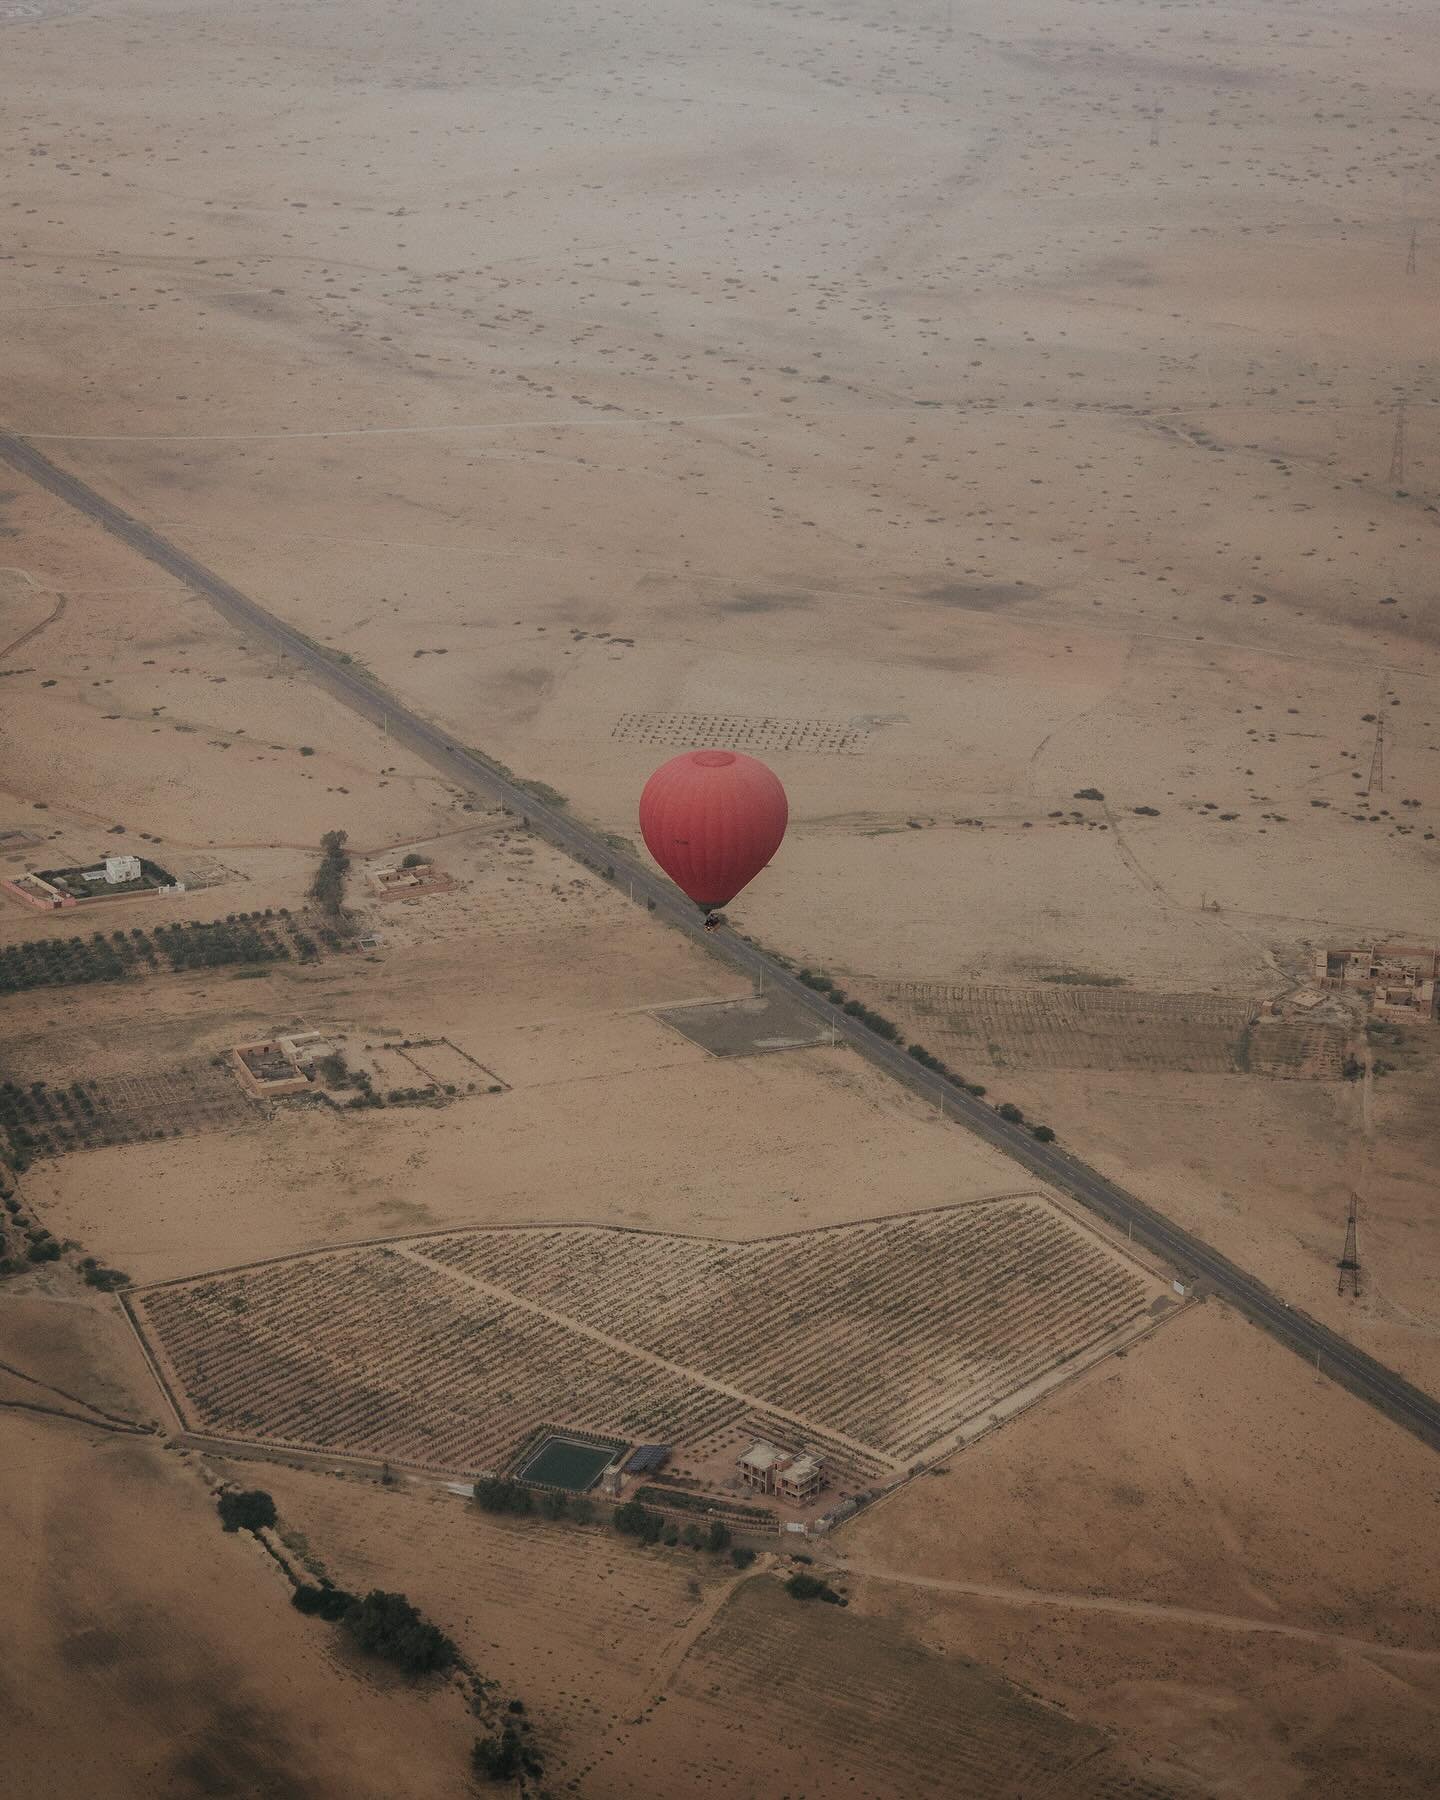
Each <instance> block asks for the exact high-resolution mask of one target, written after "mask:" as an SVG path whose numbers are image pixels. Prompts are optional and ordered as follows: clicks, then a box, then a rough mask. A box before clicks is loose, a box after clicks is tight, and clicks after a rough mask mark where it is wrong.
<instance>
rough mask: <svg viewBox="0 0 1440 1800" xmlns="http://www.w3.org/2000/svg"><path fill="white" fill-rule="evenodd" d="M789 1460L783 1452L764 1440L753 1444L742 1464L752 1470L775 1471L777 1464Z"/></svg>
mask: <svg viewBox="0 0 1440 1800" xmlns="http://www.w3.org/2000/svg"><path fill="white" fill-rule="evenodd" d="M789 1460H790V1459H789V1457H788V1456H787V1455H786V1453H785V1452H784V1451H783V1450H780V1449H777V1447H776V1446H775V1445H774V1444H767V1443H766V1442H765V1441H764V1439H763V1438H762V1439H761V1440H760V1441H759V1442H757V1443H754V1444H752V1445H751V1446H750V1448H749V1449H748V1450H747V1451H746V1452H745V1454H744V1455H743V1456H742V1457H741V1458H740V1461H741V1462H742V1463H748V1464H749V1465H750V1467H751V1468H752V1469H773V1468H774V1467H775V1465H776V1463H783V1462H788V1461H789Z"/></svg>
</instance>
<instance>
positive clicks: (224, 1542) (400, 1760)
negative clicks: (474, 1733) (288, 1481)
mask: <svg viewBox="0 0 1440 1800" xmlns="http://www.w3.org/2000/svg"><path fill="white" fill-rule="evenodd" d="M0 1433H3V1440H4V1441H3V1449H4V1459H5V1466H6V1469H7V1475H6V1479H5V1481H4V1483H3V1484H0V1517H3V1523H4V1531H5V1540H6V1543H7V1544H8V1545H10V1547H11V1550H12V1553H13V1558H14V1563H15V1568H16V1571H17V1578H16V1579H15V1580H12V1581H11V1582H8V1583H7V1584H6V1592H5V1597H4V1599H3V1601H0V1619H3V1622H4V1630H5V1637H6V1641H7V1642H8V1643H10V1644H12V1645H14V1646H16V1647H23V1655H20V1656H18V1657H12V1658H9V1659H7V1668H6V1672H5V1678H4V1688H5V1711H6V1716H7V1720H8V1725H7V1735H8V1738H9V1747H8V1750H7V1753H6V1767H7V1770H8V1774H7V1780H8V1781H13V1782H14V1783H15V1784H16V1791H17V1792H40V1791H44V1792H48V1793H55V1794H60V1793H81V1792H85V1793H91V1794H105V1795H113V1796H115V1797H116V1800H129V1797H130V1796H133V1795H136V1794H140V1793H146V1794H155V1795H157V1796H158V1795H164V1796H167V1797H168V1796H177V1797H178V1796H190V1795H195V1794H237V1795H238V1794H261V1793H263V1794H274V1795H276V1796H286V1797H287V1800H288V1797H289V1796H292V1795H293V1796H296V1797H297V1800H298V1797H299V1796H306V1797H307V1800H309V1797H311V1796H314V1797H316V1800H318V1797H319V1796H320V1795H323V1794H333V1793H336V1792H338V1791H339V1790H340V1788H341V1787H342V1786H343V1787H344V1788H345V1789H346V1790H347V1791H349V1792H352V1793H357V1794H368V1795H374V1796H375V1797H376V1800H380V1796H382V1795H384V1796H390V1795H394V1794H396V1793H400V1792H404V1793H407V1794H424V1795H427V1796H434V1797H435V1800H439V1797H440V1796H449V1795H459V1794H462V1793H463V1792H464V1791H465V1787H466V1784H465V1781H464V1779H463V1775H462V1774H461V1773H460V1772H461V1771H462V1770H463V1768H464V1756H465V1753H466V1751H467V1749H468V1745H469V1737H468V1736H467V1725H473V1722H472V1721H469V1720H467V1718H466V1715H465V1712H464V1709H463V1707H462V1705H461V1704H460V1703H459V1701H458V1699H457V1698H456V1697H455V1696H454V1694H453V1693H452V1692H451V1691H450V1690H449V1689H448V1688H445V1687H439V1688H437V1689H436V1690H434V1691H433V1692H425V1691H417V1690H414V1689H411V1688H408V1687H403V1686H395V1685H392V1684H389V1683H387V1682H385V1681H383V1680H380V1681H377V1680H376V1679H375V1677H374V1675H373V1674H372V1673H371V1672H370V1671H369V1670H365V1669H361V1668H360V1667H358V1666H357V1665H356V1664H355V1663H353V1662H351V1661H349V1660H347V1659H346V1658H345V1657H344V1656H343V1655H337V1653H336V1651H335V1649H334V1648H333V1647H332V1646H330V1645H328V1644H327V1642H326V1639H325V1636H324V1635H323V1634H324V1632H325V1631H326V1630H327V1629H328V1628H326V1627H320V1626H317V1624H316V1622H315V1621H313V1620H306V1619H302V1618H300V1616H299V1615H298V1614H297V1613H295V1612H294V1611H293V1610H292V1608H291V1607H290V1605H289V1602H288V1591H287V1589H286V1586H285V1582H284V1580H283V1578H282V1577H281V1575H280V1572H279V1571H278V1569H276V1568H275V1567H274V1565H273V1564H272V1563H270V1562H269V1561H268V1559H267V1558H266V1557H265V1555H264V1553H263V1551H261V1550H260V1549H258V1548H257V1546H256V1545H255V1543H254V1541H253V1540H252V1539H251V1538H250V1537H249V1536H248V1534H243V1533H242V1534H240V1535H239V1536H230V1537H227V1536H225V1535H224V1534H223V1533H222V1532H221V1530H220V1527H219V1524H218V1522H217V1520H216V1518H215V1510H214V1503H213V1501H212V1500H211V1499H210V1497H209V1495H208V1492H207V1490H206V1489H205V1487H204V1485H203V1484H202V1482H201V1481H200V1480H199V1478H198V1476H197V1475H196V1474H195V1473H194V1472H193V1471H190V1470H186V1469H184V1468H183V1467H181V1466H180V1464H179V1463H178V1462H177V1461H176V1460H175V1459H174V1458H173V1457H172V1456H168V1455H167V1454H166V1453H165V1452H164V1451H163V1450H161V1449H160V1448H159V1447H158V1446H157V1445H156V1444H154V1443H153V1442H151V1441H147V1440H143V1439H135V1438H129V1437H117V1436H114V1435H110V1434H102V1433H98V1432H95V1431H87V1430H86V1429H85V1428H84V1427H82V1426H79V1425H75V1424H71V1423H61V1422H57V1421H54V1420H48V1419H45V1420H42V1419H38V1418H33V1417H29V1416H26V1415H23V1414H15V1413H7V1414H5V1415H4V1416H3V1418H0ZM261 1644H263V1645H264V1653H263V1655H258V1656H257V1655H256V1654H255V1649H256V1646H257V1645H261ZM62 1719H63V1720H68V1721H69V1722H70V1724H69V1726H68V1727H67V1728H66V1729H64V1730H57V1728H56V1727H57V1721H59V1720H62ZM318 1720H323V1721H324V1728H323V1735H317V1731H316V1725H317V1721H318Z"/></svg>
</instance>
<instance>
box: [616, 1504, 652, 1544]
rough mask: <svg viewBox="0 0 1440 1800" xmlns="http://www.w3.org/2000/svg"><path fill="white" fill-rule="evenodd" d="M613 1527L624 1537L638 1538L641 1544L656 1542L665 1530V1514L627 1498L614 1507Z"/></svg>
mask: <svg viewBox="0 0 1440 1800" xmlns="http://www.w3.org/2000/svg"><path fill="white" fill-rule="evenodd" d="M614 1523H615V1529H616V1530H617V1531H619V1532H622V1533H623V1534H624V1535H625V1536H626V1537H635V1538H639V1539H640V1541H641V1543H642V1544H654V1543H658V1542H659V1540H660V1538H661V1537H662V1536H663V1534H664V1531H665V1515H664V1514H663V1513H658V1512H654V1511H652V1510H651V1508H650V1507H648V1506H642V1505H641V1504H640V1502H639V1501H638V1500H627V1501H626V1502H625V1504H624V1505H623V1506H617V1507H616V1508H615V1519H614Z"/></svg>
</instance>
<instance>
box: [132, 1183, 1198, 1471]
mask: <svg viewBox="0 0 1440 1800" xmlns="http://www.w3.org/2000/svg"><path fill="white" fill-rule="evenodd" d="M129 1304H130V1306H131V1307H132V1309H133V1313H134V1316H135V1317H136V1319H137V1321H138V1323H139V1326H140V1329H141V1330H142V1332H143V1333H144V1335H145V1338H146V1340H147V1342H148V1344H149V1346H150V1348H151V1350H152V1352H153V1353H154V1355H155V1356H156V1357H157V1359H158V1361H159V1364H160V1366H161V1368H162V1369H163V1370H164V1372H165V1374H166V1377H167V1382H168V1385H169V1387H170V1391H171V1393H172V1395H173V1396H174V1398H175V1400H176V1402H177V1404H178V1407H179V1412H180V1418H181V1422H182V1423H183V1424H184V1425H185V1426H187V1427H188V1428H190V1429H191V1430H194V1431H199V1432H203V1433H207V1434H212V1435H215V1436H218V1437H221V1438H224V1439H249V1440H252V1441H257V1442H259V1443H262V1444H267V1445H288V1446H290V1447H293V1448H297V1449H305V1450H328V1451H338V1452H345V1453H349V1454H351V1455H355V1456H361V1457H366V1458H369V1459H371V1460H372V1461H382V1460H384V1461H391V1462H395V1463H399V1464H402V1465H405V1466H409V1467H415V1468H422V1469H429V1470H442V1471H449V1472H452V1473H454V1474H457V1475H466V1474H474V1473H476V1472H477V1471H478V1472H494V1471H497V1470H499V1469H501V1468H503V1467H505V1466H506V1465H507V1464H508V1462H509V1461H510V1458H511V1457H512V1456H513V1454H514V1452H515V1451H516V1450H517V1449H518V1447H519V1446H520V1445H521V1444H522V1443H523V1442H524V1441H525V1439H526V1438H527V1437H528V1436H529V1435H530V1434H531V1433H533V1432H534V1431H535V1430H536V1428H537V1427H538V1426H540V1425H542V1424H550V1425H554V1426H559V1427H570V1428H572V1429H577V1430H582V1431H586V1432H598V1433H602V1434H608V1435H616V1436H621V1437H625V1438H628V1439H632V1440H633V1439H640V1440H649V1441H660V1442H664V1443H669V1444H673V1445H675V1447H676V1457H677V1460H679V1461H680V1462H681V1463H682V1464H683V1463H687V1462H688V1463H695V1462H709V1461H711V1460H713V1459H714V1458H715V1457H716V1456H721V1455H724V1454H726V1453H727V1452H728V1453H729V1454H730V1456H731V1457H733V1456H738V1455H739V1453H740V1452H741V1451H742V1450H743V1449H744V1448H745V1444H746V1442H747V1441H748V1440H751V1439H753V1438H754V1437H755V1436H757V1435H761V1436H774V1437H778V1438H779V1439H781V1440H782V1441H785V1440H787V1439H788V1440H791V1441H795V1440H797V1439H798V1441H800V1442H803V1443H804V1444H806V1445H807V1446H810V1447H813V1448H816V1449H818V1450H820V1451H822V1452H823V1454H824V1456H825V1460H826V1464H827V1467H828V1468H829V1469H830V1471H831V1476H832V1482H833V1484H834V1486H836V1487H838V1488H839V1489H840V1490H841V1492H842V1493H845V1492H854V1491H856V1490H860V1489H864V1488H866V1487H868V1486H870V1485H873V1484H877V1483H878V1484H884V1483H887V1482H890V1481H893V1480H895V1479H896V1477H897V1476H901V1475H903V1474H905V1473H906V1472H907V1471H909V1470H910V1469H911V1468H913V1467H914V1466H915V1465H916V1464H918V1463H920V1462H924V1461H927V1460H931V1459H933V1458H934V1457H936V1456H938V1455H943V1454H945V1452H946V1451H947V1450H948V1449H950V1448H953V1447H958V1446H959V1445H961V1444H963V1443H964V1442H966V1441H967V1440H968V1439H970V1438H972V1437H973V1436H974V1435H975V1434H976V1433H977V1432H979V1431H983V1430H984V1429H985V1428H986V1426H987V1425H989V1424H991V1423H993V1422H994V1421H995V1420H997V1419H999V1418H1002V1417H1004V1416H1006V1415H1007V1414H1009V1413H1010V1412H1011V1411H1013V1410H1014V1409H1015V1408H1016V1407H1017V1406H1018V1405H1021V1404H1026V1403H1029V1402H1031V1401H1033V1400H1034V1399H1035V1398H1037V1397H1038V1396H1039V1395H1040V1394H1042V1393H1044V1392H1045V1391H1046V1390H1047V1389H1048V1388H1049V1387H1051V1386H1052V1385H1053V1384H1054V1383H1055V1382H1056V1381H1057V1380H1059V1379H1062V1378H1064V1377H1066V1376H1071V1375H1074V1374H1075V1373H1076V1372H1078V1371H1079V1370H1081V1369H1084V1368H1086V1367H1087V1366H1088V1365H1089V1364H1090V1363H1092V1362H1093V1361H1095V1360H1096V1359H1097V1358H1101V1357H1104V1356H1107V1355H1110V1354H1113V1353H1114V1351H1116V1350H1117V1349H1118V1348H1120V1347H1121V1346H1122V1345H1123V1344H1125V1343H1126V1342H1128V1341H1129V1340H1130V1339H1131V1338H1132V1337H1134V1336H1135V1335H1136V1334H1137V1333H1139V1332H1142V1331H1144V1330H1145V1329H1146V1328H1147V1327H1148V1326H1149V1325H1151V1324H1152V1323H1153V1322H1154V1321H1155V1320H1157V1319H1159V1318H1161V1317H1163V1316H1164V1315H1165V1314H1166V1313H1168V1312H1169V1311H1170V1310H1171V1307H1172V1304H1173V1303H1172V1301H1171V1299H1170V1297H1169V1295H1168V1294H1167V1293H1166V1292H1165V1289H1164V1284H1163V1283H1162V1282H1160V1281H1158V1280H1157V1279H1155V1278H1154V1277H1153V1276H1150V1275H1148V1274H1147V1273H1146V1272H1145V1271H1144V1270H1143V1269H1142V1268H1140V1267H1139V1265H1137V1264H1133V1263H1127V1262H1126V1261H1125V1260H1124V1259H1122V1258H1121V1257H1120V1256H1119V1254H1118V1253H1117V1252H1116V1251H1114V1250H1113V1249H1111V1247H1110V1246H1109V1245H1108V1244H1106V1243H1104V1242H1103V1241H1102V1240H1101V1239H1100V1238H1098V1237H1096V1236H1093V1235H1092V1234H1091V1233H1090V1232H1088V1231H1087V1230H1086V1229H1084V1228H1083V1227H1080V1226H1078V1225H1075V1224H1073V1223H1071V1221H1070V1220H1069V1219H1068V1218H1067V1217H1066V1216H1065V1215H1064V1214H1063V1213H1061V1212H1060V1211H1059V1210H1058V1209H1056V1208H1055V1207H1053V1206H1052V1205H1050V1204H1049V1203H1047V1202H1045V1201H1043V1200H1040V1199H1038V1198H1036V1197H1027V1198H1020V1199H1011V1200H995V1201H990V1202H987V1203H984V1204H977V1205H971V1206H966V1207H957V1208H953V1209H947V1210H943V1211H934V1212H928V1213H924V1214H920V1215H916V1216H912V1217H909V1218H903V1219H894V1220H888V1221H886V1222H884V1223H880V1224H874V1225H854V1226H847V1227H838V1228H834V1229H832V1230H829V1231H825V1232H802V1233H798V1234H795V1235H792V1236H788V1237H783V1238H769V1239H762V1240H761V1241H759V1242H755V1243H749V1244H725V1243H719V1242H716V1241H713V1240H706V1239H702V1238H679V1237H657V1236H654V1235H652V1234H649V1233H637V1232H616V1231H598V1230H593V1229H583V1228H575V1229H569V1230H560V1231H540V1230H532V1231H524V1232H514V1231H479V1232H466V1233H463V1234H458V1235H453V1236H438V1237H423V1238H412V1239H408V1240H407V1239H394V1240H392V1241H391V1242H389V1243H387V1244H380V1245H375V1246H372V1247H368V1248H364V1249H357V1250H349V1251H345V1250H340V1251H335V1252H332V1253H331V1254H329V1255H326V1256H321V1257H307V1258H303V1259H300V1260H298V1261H281V1262H271V1263H267V1264H264V1265H262V1266H260V1267H257V1268H252V1269H240V1270H234V1271H229V1272H226V1273H225V1274H223V1275H217V1276H207V1277H201V1278H199V1279H196V1280H191V1281H184V1282H172V1283H167V1284H164V1285H161V1286H158V1287H149V1288H141V1289H139V1290H136V1291H135V1293H134V1294H133V1295H132V1296H131V1297H130V1300H129ZM732 1485H733V1481H732Z"/></svg>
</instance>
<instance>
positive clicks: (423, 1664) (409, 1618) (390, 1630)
mask: <svg viewBox="0 0 1440 1800" xmlns="http://www.w3.org/2000/svg"><path fill="white" fill-rule="evenodd" d="M340 1623H341V1624H342V1625H343V1626H344V1628H345V1629H346V1631H348V1632H349V1634H350V1636H351V1637H352V1638H354V1640H355V1642H356V1643H357V1644H358V1645H359V1647H360V1648H361V1649H362V1650H364V1651H366V1652H367V1654H369V1655H371V1656H378V1657H381V1658H383V1659H384V1661H386V1662H388V1663H393V1664H394V1665H395V1667H396V1668H397V1669H403V1670H404V1671H405V1673H406V1674H407V1675H424V1674H428V1673H430V1672H431V1671H432V1670H435V1669H448V1668H449V1667H450V1666H451V1664H452V1663H453V1662H454V1661H455V1657H456V1651H455V1646H454V1644H453V1643H452V1642H451V1641H450V1639H449V1638H448V1637H446V1635H445V1633H444V1632H443V1631H441V1630H440V1628H439V1626H438V1625H432V1624H431V1623H430V1622H429V1621H428V1620H427V1619H426V1618H424V1617H423V1615H422V1614H421V1613H420V1611H419V1609H418V1608H416V1607H414V1606H412V1605H411V1604H410V1602H409V1601H408V1600H407V1599H406V1598H405V1596H404V1595H403V1594H387V1593H386V1592H384V1590H383V1589H381V1588H372V1589H371V1590H370V1592H369V1593H368V1594H367V1595H366V1596H365V1598H364V1599H363V1600H357V1601H354V1602H353V1603H352V1604H351V1606H350V1607H349V1609H348V1610H347V1611H346V1613H345V1614H344V1616H343V1618H342V1619H341V1621H340Z"/></svg>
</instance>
